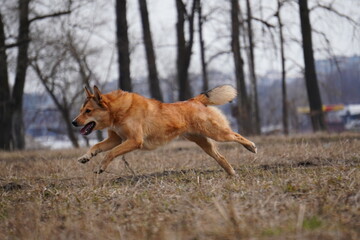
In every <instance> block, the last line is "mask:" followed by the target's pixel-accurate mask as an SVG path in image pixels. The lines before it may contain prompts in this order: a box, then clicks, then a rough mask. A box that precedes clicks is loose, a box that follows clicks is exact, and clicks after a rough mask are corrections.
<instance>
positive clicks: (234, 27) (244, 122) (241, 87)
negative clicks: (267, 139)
mask: <svg viewBox="0 0 360 240" xmlns="http://www.w3.org/2000/svg"><path fill="white" fill-rule="evenodd" d="M239 13H240V6H239V3H238V1H237V0H231V50H232V52H233V58H234V65H235V77H236V86H237V90H238V93H239V94H238V95H237V100H238V106H237V123H238V129H239V132H242V133H243V134H252V133H253V132H252V129H251V125H252V124H251V120H250V119H251V118H250V104H249V101H248V96H247V91H246V84H245V75H244V61H243V58H242V56H241V50H240V41H239V35H240V23H239Z"/></svg>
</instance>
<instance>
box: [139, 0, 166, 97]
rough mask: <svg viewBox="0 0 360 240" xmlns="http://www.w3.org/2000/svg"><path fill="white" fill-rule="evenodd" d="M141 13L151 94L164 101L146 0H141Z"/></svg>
mask: <svg viewBox="0 0 360 240" xmlns="http://www.w3.org/2000/svg"><path fill="white" fill-rule="evenodd" d="M139 6H140V14H141V23H142V30H143V39H144V45H145V52H146V60H147V66H148V72H149V84H150V93H151V96H152V97H153V98H155V99H157V100H160V101H162V100H163V97H162V93H161V89H160V83H159V78H158V73H157V68H156V58H155V52H154V47H153V41H152V37H151V30H150V23H149V13H148V10H147V4H146V0H139Z"/></svg>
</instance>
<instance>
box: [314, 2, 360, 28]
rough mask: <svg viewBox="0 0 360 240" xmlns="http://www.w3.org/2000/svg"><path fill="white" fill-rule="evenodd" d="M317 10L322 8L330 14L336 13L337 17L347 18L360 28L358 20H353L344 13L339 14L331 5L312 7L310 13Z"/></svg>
mask: <svg viewBox="0 0 360 240" xmlns="http://www.w3.org/2000/svg"><path fill="white" fill-rule="evenodd" d="M316 8H320V9H323V10H327V11H329V12H332V13H334V14H335V15H337V16H338V17H341V18H345V19H346V20H347V21H349V22H351V23H352V24H354V26H360V23H358V22H357V21H356V20H354V19H352V18H351V17H349V16H347V15H345V14H344V13H341V12H339V11H338V10H336V9H334V8H333V7H332V6H331V5H322V4H317V5H315V6H314V7H312V8H311V9H310V11H313V10H314V9H316Z"/></svg>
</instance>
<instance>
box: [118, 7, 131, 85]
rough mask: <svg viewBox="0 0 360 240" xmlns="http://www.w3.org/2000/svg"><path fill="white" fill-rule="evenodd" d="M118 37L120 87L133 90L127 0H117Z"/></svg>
mask: <svg viewBox="0 0 360 240" xmlns="http://www.w3.org/2000/svg"><path fill="white" fill-rule="evenodd" d="M115 8H116V37H117V48H118V61H119V88H121V89H122V90H125V91H131V90H132V86H131V78H130V51H129V38H128V32H127V31H128V25H127V20H126V0H116V7H115Z"/></svg>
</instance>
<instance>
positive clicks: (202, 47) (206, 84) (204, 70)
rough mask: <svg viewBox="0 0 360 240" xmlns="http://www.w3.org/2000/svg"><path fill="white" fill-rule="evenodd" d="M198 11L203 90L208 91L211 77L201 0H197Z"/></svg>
mask: <svg viewBox="0 0 360 240" xmlns="http://www.w3.org/2000/svg"><path fill="white" fill-rule="evenodd" d="M197 12H198V26H199V46H200V60H201V71H202V77H203V91H204V92H205V91H207V90H208V89H209V77H208V73H207V64H206V59H205V42H204V36H203V25H204V21H205V19H204V17H203V14H202V2H201V0H198V1H197Z"/></svg>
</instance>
